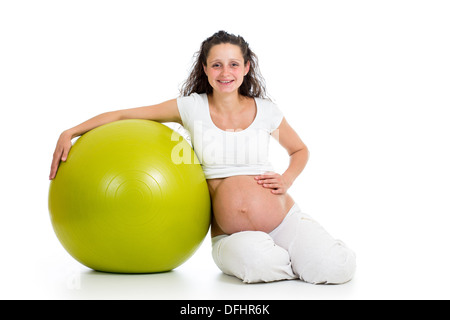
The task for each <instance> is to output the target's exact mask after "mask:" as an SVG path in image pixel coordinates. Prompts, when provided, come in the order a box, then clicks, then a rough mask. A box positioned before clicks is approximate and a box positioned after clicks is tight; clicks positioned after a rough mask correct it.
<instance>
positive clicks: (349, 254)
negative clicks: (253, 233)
mask: <svg viewBox="0 0 450 320" xmlns="http://www.w3.org/2000/svg"><path fill="white" fill-rule="evenodd" d="M293 210H294V211H293V212H290V214H289V215H288V216H287V217H286V219H285V220H284V221H283V223H282V224H281V225H280V226H279V227H278V228H276V229H275V230H274V231H272V232H271V233H270V236H271V237H272V238H273V239H274V241H275V243H276V244H278V245H279V246H281V247H283V248H284V249H286V250H287V251H288V252H289V255H290V258H291V262H292V269H293V270H294V272H295V274H296V275H298V276H299V278H300V279H302V280H304V281H306V282H309V283H315V284H317V283H328V284H340V283H345V282H348V281H350V280H351V279H352V278H353V275H354V273H355V269H356V258H355V254H354V252H353V251H352V250H350V249H349V248H348V247H347V246H346V245H345V244H344V243H343V242H342V241H340V240H336V239H335V238H333V237H332V236H331V235H330V234H329V233H328V232H327V231H326V230H325V229H324V228H323V227H322V226H321V225H320V224H319V223H317V222H316V221H315V220H313V219H312V218H311V217H310V216H308V215H307V214H304V213H302V212H301V211H300V209H299V208H298V207H297V206H294V208H293Z"/></svg>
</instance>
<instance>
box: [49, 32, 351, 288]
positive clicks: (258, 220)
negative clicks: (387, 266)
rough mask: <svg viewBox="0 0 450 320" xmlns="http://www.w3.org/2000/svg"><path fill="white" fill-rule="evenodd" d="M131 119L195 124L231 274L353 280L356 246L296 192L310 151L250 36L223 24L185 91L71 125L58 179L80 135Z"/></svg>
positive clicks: (254, 278)
mask: <svg viewBox="0 0 450 320" xmlns="http://www.w3.org/2000/svg"><path fill="white" fill-rule="evenodd" d="M122 119H149V120H153V121H158V122H177V123H180V124H182V125H183V126H184V127H185V128H186V129H187V130H188V132H189V133H190V136H191V141H192V145H193V148H194V151H195V153H196V154H197V156H198V158H199V160H200V163H201V165H202V168H203V171H204V173H205V177H206V179H207V182H208V187H209V191H210V195H211V201H212V209H213V219H212V225H211V236H212V245H213V248H212V255H213V259H214V261H215V263H216V264H217V266H218V267H219V268H220V269H221V270H222V271H223V272H224V273H226V274H229V275H233V276H235V277H238V278H240V279H241V280H242V281H244V282H247V283H253V282H270V281H277V280H287V279H301V280H303V281H306V282H310V283H315V284H317V283H330V284H340V283H345V282H347V281H349V280H351V279H352V277H353V274H354V272H355V266H356V263H355V255H354V253H353V252H352V251H351V250H350V249H349V248H347V247H346V246H345V245H344V243H342V242H341V241H339V240H336V239H334V238H333V237H331V236H330V235H329V234H328V233H327V232H326V231H325V230H324V229H323V228H322V227H321V226H320V225H319V224H318V223H317V222H316V221H314V220H313V219H312V218H311V217H310V216H308V215H307V214H305V213H303V212H301V210H300V209H299V207H298V206H297V204H296V203H295V201H294V200H293V198H292V197H291V196H290V195H289V194H288V193H287V190H288V189H289V187H290V186H291V185H292V183H293V182H294V180H295V179H296V178H297V176H298V175H299V174H300V173H301V172H302V170H303V169H304V167H305V165H306V162H307V160H308V154H309V152H308V149H307V147H306V146H305V144H304V143H303V142H302V140H301V139H300V137H299V136H298V135H297V133H296V132H295V131H294V130H293V128H292V127H291V126H290V125H289V124H288V122H287V121H286V119H285V118H284V116H283V114H282V113H281V111H280V109H279V108H278V107H277V106H276V105H275V104H274V103H272V102H271V101H270V100H268V99H266V98H265V88H264V84H263V80H262V77H261V75H260V74H259V69H258V64H257V57H256V55H255V54H254V53H253V52H252V51H251V50H250V48H249V45H248V43H247V42H245V40H244V39H243V38H242V37H240V36H235V35H232V34H229V33H227V32H224V31H220V32H218V33H216V34H214V35H213V36H211V37H209V38H208V39H206V40H205V41H204V42H203V43H202V46H201V48H200V51H199V52H198V55H197V61H196V62H195V64H194V66H193V68H192V72H191V74H190V76H189V78H188V79H187V81H186V82H185V84H184V86H183V88H182V96H181V97H179V98H178V99H173V100H169V101H166V102H164V103H161V104H158V105H154V106H148V107H140V108H133V109H124V110H119V111H113V112H107V113H104V114H101V115H98V116H96V117H94V118H92V119H90V120H87V121H86V122H83V123H82V124H80V125H78V126H76V127H74V128H71V129H69V130H66V131H64V132H63V133H62V134H61V136H60V138H59V139H58V143H57V146H56V149H55V152H54V154H53V161H52V165H51V171H50V179H53V178H55V176H56V174H57V170H58V166H59V163H60V161H66V159H67V155H68V153H69V150H70V148H71V146H72V143H71V140H72V139H73V138H75V137H77V136H79V135H82V134H84V133H85V132H87V131H89V130H91V129H93V128H95V127H98V126H100V125H103V124H106V123H109V122H112V121H117V120H122ZM270 137H274V138H275V139H276V140H277V141H278V142H279V143H280V144H281V145H282V146H283V147H284V148H285V149H286V151H287V153H288V154H289V157H290V163H289V166H288V168H287V170H286V171H285V172H284V173H283V174H278V173H275V172H273V168H272V167H271V165H270V163H269V161H268V146H269V140H270Z"/></svg>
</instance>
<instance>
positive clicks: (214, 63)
mask: <svg viewBox="0 0 450 320" xmlns="http://www.w3.org/2000/svg"><path fill="white" fill-rule="evenodd" d="M203 69H204V71H205V73H206V75H207V76H208V82H209V84H210V85H211V87H212V88H213V90H214V92H217V93H220V94H223V93H235V92H237V90H238V89H239V87H240V86H241V84H242V82H243V81H244V76H245V75H246V74H247V73H248V71H249V69H250V62H247V64H245V61H244V57H243V56H242V52H241V49H240V48H239V46H236V45H234V44H230V43H222V44H218V45H215V46H214V47H212V48H211V50H210V52H209V55H208V57H207V60H206V66H205V65H203Z"/></svg>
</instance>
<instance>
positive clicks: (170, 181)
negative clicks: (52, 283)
mask: <svg viewBox="0 0 450 320" xmlns="http://www.w3.org/2000/svg"><path fill="white" fill-rule="evenodd" d="M48 200H49V201H48V204H49V212H50V218H51V222H52V225H53V229H54V230H55V233H56V236H57V237H58V239H59V241H60V242H61V244H62V245H63V246H64V248H65V249H66V250H67V251H68V252H69V253H70V255H72V256H73V257H74V258H75V259H76V260H78V261H79V262H80V263H82V264H84V265H85V266H87V267H89V268H92V269H94V270H98V271H104V272H115V273H153V272H163V271H169V270H172V269H174V268H176V267H178V266H179V265H181V264H182V263H184V262H185V261H186V260H187V259H188V258H189V257H191V256H192V255H193V254H194V252H195V251H196V250H197V248H198V247H199V246H200V244H201V243H202V241H203V240H204V238H205V236H206V234H207V232H208V228H209V224H210V213H211V212H210V208H211V205H210V197H209V191H208V186H207V183H206V180H205V176H204V174H203V171H202V169H201V166H200V165H199V162H198V159H197V158H196V155H195V153H194V151H193V150H192V148H191V146H190V145H189V144H188V143H187V142H186V141H185V140H184V139H183V138H182V137H181V136H180V135H179V134H178V133H176V132H174V131H173V130H172V129H170V128H168V127H167V126H165V125H162V124H160V123H157V122H153V121H147V120H121V121H117V122H112V123H109V124H106V125H103V126H100V127H98V128H96V129H94V130H92V131H90V132H88V133H86V134H84V135H83V136H82V137H80V138H79V139H78V140H77V141H76V142H75V143H74V145H73V147H72V149H71V151H70V153H69V156H68V158H67V161H66V162H62V163H61V164H60V167H59V170H58V173H57V175H56V178H55V179H53V180H52V181H51V182H50V189H49V199H48Z"/></svg>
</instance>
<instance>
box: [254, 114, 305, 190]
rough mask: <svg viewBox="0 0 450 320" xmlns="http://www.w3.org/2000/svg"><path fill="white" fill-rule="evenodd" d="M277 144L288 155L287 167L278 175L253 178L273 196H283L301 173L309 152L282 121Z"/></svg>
mask: <svg viewBox="0 0 450 320" xmlns="http://www.w3.org/2000/svg"><path fill="white" fill-rule="evenodd" d="M275 138H277V139H278V142H279V143H280V145H281V146H283V147H284V148H285V149H286V151H287V152H288V154H289V158H290V159H289V166H288V168H287V169H286V171H285V172H284V173H283V174H282V175H280V174H277V173H267V174H263V175H260V176H257V177H255V179H256V180H257V181H258V183H259V184H261V185H262V186H263V187H264V188H269V189H273V190H272V193H274V194H284V193H286V192H287V190H288V189H289V188H290V187H291V186H292V184H293V183H294V181H295V179H296V178H297V177H298V176H299V175H300V173H302V171H303V169H304V168H305V166H306V163H307V162H308V158H309V151H308V148H307V147H306V145H305V144H304V143H303V141H302V140H301V139H300V137H299V136H298V134H297V133H296V132H295V130H294V129H293V128H292V127H291V126H290V125H289V124H288V122H287V121H286V119H283V121H282V122H281V124H280V126H279V128H278V130H277V136H276V137H275Z"/></svg>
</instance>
